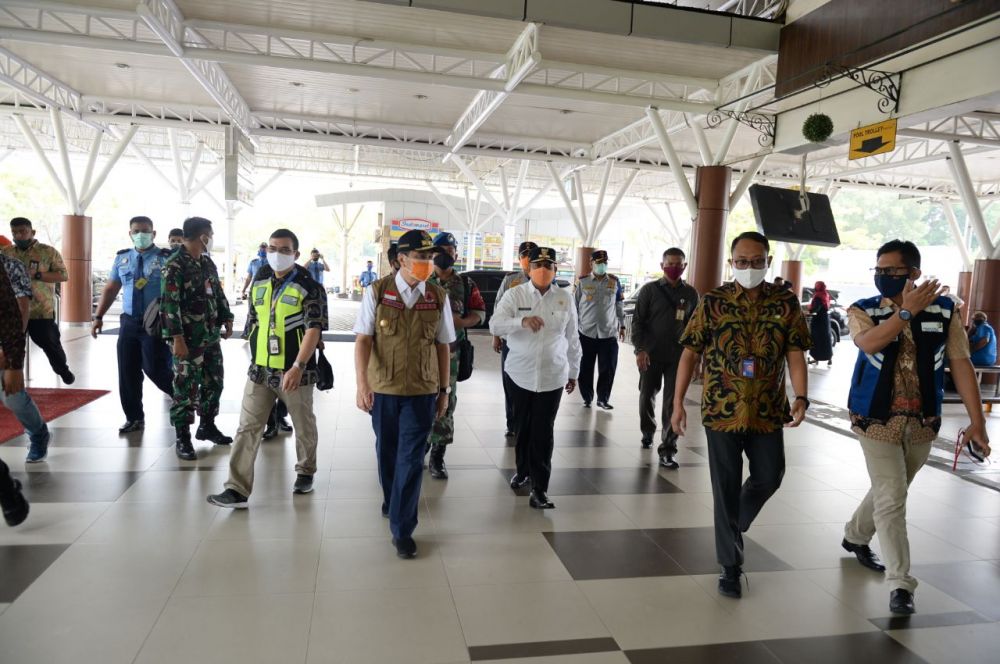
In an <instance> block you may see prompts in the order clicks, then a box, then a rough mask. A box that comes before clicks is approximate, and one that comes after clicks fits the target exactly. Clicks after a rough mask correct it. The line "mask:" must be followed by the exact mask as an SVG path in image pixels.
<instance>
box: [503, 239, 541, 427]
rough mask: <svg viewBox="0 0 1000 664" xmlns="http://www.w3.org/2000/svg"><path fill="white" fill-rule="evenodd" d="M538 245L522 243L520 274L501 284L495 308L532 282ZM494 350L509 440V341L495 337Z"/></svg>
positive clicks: (511, 417) (511, 414) (511, 421)
mask: <svg viewBox="0 0 1000 664" xmlns="http://www.w3.org/2000/svg"><path fill="white" fill-rule="evenodd" d="M537 246H538V245H537V244H535V243H534V242H531V241H525V242H522V243H521V246H519V247H518V248H517V260H518V262H519V263H520V266H521V271H520V272H511V273H510V274H508V275H507V276H506V277H504V278H503V281H502V282H501V283H500V288H498V289H497V297H496V300H494V304H493V308H494V309H496V306H497V305H498V304H500V298H501V297H503V294H504V293H506V292H507V291H508V290H510V289H511V288H516V287H518V286H520V285H521V284H526V283H528V282H529V281H531V277H530V276H529V267H530V264H529V262H528V260H529V257H530V255H531V250H532V249H534V248H536V247H537ZM493 350H494V351H495V352H497V353H500V374H501V376H502V378H503V401H504V413H505V414H506V416H507V430H506V432H504V436H506V437H507V438H512V437H513V436H514V403H513V401H511V387H510V380H509V379H508V378H507V374H506V372H505V371H504V367H505V366H506V364H507V353H508V348H507V341H506V340H505V339H504V338H503V337H500V336H494V337H493Z"/></svg>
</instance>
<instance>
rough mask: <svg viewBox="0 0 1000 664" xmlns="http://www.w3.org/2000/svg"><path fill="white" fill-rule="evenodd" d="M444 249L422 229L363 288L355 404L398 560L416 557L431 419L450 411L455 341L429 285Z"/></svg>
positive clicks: (443, 299) (439, 297)
mask: <svg viewBox="0 0 1000 664" xmlns="http://www.w3.org/2000/svg"><path fill="white" fill-rule="evenodd" d="M440 250H441V248H440V247H435V246H434V240H433V239H432V238H431V236H430V235H429V234H428V233H426V232H425V231H416V230H414V231H408V232H406V233H404V234H403V236H402V237H401V238H399V243H398V245H397V251H398V260H399V264H400V270H399V272H397V273H396V274H394V275H389V276H387V277H383V278H381V279H379V280H377V281H376V282H375V283H373V284H372V285H371V286H368V287H367V288H365V291H364V298H363V299H362V301H361V311H360V312H359V313H358V319H357V322H356V323H355V325H354V332H355V333H356V334H357V340H356V342H355V346H354V369H355V374H356V379H357V386H358V393H357V404H358V408H360V409H361V410H363V411H365V412H367V413H371V415H372V427H373V428H374V429H375V451H376V454H377V455H378V476H379V481H380V482H381V484H382V496H383V502H382V516H385V517H388V518H389V529H390V531H391V532H392V543H393V545H394V546H395V547H396V555H398V556H399V557H400V558H413V557H414V556H416V555H417V544H416V542H414V541H413V531H414V530H415V529H416V527H417V506H418V502H419V500H420V483H421V480H422V479H423V458H424V448H425V446H426V444H427V437H428V435H429V434H430V432H431V427H432V426H433V425H434V420H435V419H437V418H439V417H441V416H442V415H444V413H445V411H447V409H448V400H449V396H450V393H451V388H450V387H449V384H450V381H449V370H450V363H451V351H450V349H449V345H450V344H451V343H452V342H454V341H455V327H454V324H453V322H452V318H451V316H450V315H444V314H445V313H446V312H450V311H451V303H450V302H449V301H448V295H447V293H446V292H445V290H444V289H443V288H441V287H440V286H436V285H434V284H429V283H427V279H428V278H429V277H430V276H431V274H433V273H434V263H433V260H432V259H433V257H434V254H436V253H438V252H439V251H440Z"/></svg>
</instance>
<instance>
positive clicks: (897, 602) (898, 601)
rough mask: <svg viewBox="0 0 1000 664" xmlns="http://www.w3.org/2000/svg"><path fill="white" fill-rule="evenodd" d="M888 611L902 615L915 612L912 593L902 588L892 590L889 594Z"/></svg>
mask: <svg viewBox="0 0 1000 664" xmlns="http://www.w3.org/2000/svg"><path fill="white" fill-rule="evenodd" d="M889 611H890V612H892V613H895V614H897V615H902V616H908V615H910V614H912V613H916V611H917V608H916V607H915V606H914V605H913V593H911V592H910V591H909V590H903V589H902V588H896V589H895V590H893V591H892V593H891V594H890V595H889Z"/></svg>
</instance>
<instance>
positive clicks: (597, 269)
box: [594, 263, 608, 277]
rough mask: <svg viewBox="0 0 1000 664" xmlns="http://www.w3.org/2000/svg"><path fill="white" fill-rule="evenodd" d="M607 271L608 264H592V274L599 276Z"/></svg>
mask: <svg viewBox="0 0 1000 664" xmlns="http://www.w3.org/2000/svg"><path fill="white" fill-rule="evenodd" d="M607 273H608V266H607V264H605V263H597V264H596V265H594V274H596V275H597V276H599V277H603V276H604V275H606V274H607Z"/></svg>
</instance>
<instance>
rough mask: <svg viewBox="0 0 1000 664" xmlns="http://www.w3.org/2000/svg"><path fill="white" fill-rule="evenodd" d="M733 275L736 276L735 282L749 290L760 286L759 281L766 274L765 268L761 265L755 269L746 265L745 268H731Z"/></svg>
mask: <svg viewBox="0 0 1000 664" xmlns="http://www.w3.org/2000/svg"><path fill="white" fill-rule="evenodd" d="M733 275H734V276H735V277H736V283H738V284H739V285H740V286H742V287H743V288H746V289H747V290H749V289H751V288H757V286H760V282H762V281H764V277H765V276H766V275H767V268H766V267H762V268H761V269H759V270H755V269H753V268H752V267H748V268H747V269H745V270H737V269H735V268H733Z"/></svg>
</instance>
